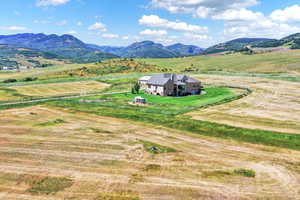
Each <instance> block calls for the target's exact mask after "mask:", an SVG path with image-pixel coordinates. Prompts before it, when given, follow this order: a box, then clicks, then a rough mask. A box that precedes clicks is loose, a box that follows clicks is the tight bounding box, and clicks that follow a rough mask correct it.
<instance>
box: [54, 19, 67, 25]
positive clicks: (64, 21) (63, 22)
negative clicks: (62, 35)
mask: <svg viewBox="0 0 300 200" xmlns="http://www.w3.org/2000/svg"><path fill="white" fill-rule="evenodd" d="M67 24H68V21H67V20H62V21H60V22H57V23H56V25H57V26H66V25H67Z"/></svg>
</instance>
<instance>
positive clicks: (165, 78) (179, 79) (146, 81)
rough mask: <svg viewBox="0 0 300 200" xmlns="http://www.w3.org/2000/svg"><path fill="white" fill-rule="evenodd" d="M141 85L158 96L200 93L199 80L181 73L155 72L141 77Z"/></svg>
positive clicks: (149, 92)
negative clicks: (155, 73)
mask: <svg viewBox="0 0 300 200" xmlns="http://www.w3.org/2000/svg"><path fill="white" fill-rule="evenodd" d="M139 83H140V84H141V85H146V92H147V93H148V94H152V95H160V96H185V95H196V94H201V90H202V86H201V82H200V81H198V80H196V79H194V78H191V77H189V76H186V75H183V74H157V75H153V76H150V77H149V76H147V77H142V78H141V79H140V80H139Z"/></svg>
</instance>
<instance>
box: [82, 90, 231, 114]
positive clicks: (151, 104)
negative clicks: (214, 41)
mask: <svg viewBox="0 0 300 200" xmlns="http://www.w3.org/2000/svg"><path fill="white" fill-rule="evenodd" d="M205 93H206V94H202V95H193V96H185V97H162V96H156V95H148V94H145V93H143V92H142V93H140V94H131V93H122V94H113V95H99V96H93V97H87V98H85V100H94V102H93V104H94V105H95V106H97V105H98V106H108V107H114V108H127V109H133V110H137V111H139V112H151V113H163V114H171V115H176V114H181V113H185V112H188V111H192V110H195V109H197V108H199V107H202V106H205V105H210V104H215V103H218V102H223V101H224V100H229V99H232V98H235V97H236V96H237V94H235V93H234V92H233V91H232V90H231V89H229V88H225V87H224V88H223V87H221V88H206V89H205ZM137 96H142V97H144V98H146V99H147V102H148V103H147V105H145V106H137V105H130V104H129V102H132V100H133V99H134V98H135V97H137ZM97 101H99V102H97Z"/></svg>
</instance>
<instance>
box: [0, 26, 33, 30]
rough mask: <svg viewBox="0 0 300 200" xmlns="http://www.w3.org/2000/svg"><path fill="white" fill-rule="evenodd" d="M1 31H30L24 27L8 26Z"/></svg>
mask: <svg viewBox="0 0 300 200" xmlns="http://www.w3.org/2000/svg"><path fill="white" fill-rule="evenodd" d="M0 29H1V30H6V31H26V30H28V28H27V27H24V26H6V27H1V28H0Z"/></svg>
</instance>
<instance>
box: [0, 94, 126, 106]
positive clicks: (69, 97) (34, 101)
mask: <svg viewBox="0 0 300 200" xmlns="http://www.w3.org/2000/svg"><path fill="white" fill-rule="evenodd" d="M122 93H124V92H111V93H102V92H98V93H89V94H81V95H80V94H78V95H70V96H60V97H48V98H40V99H32V100H25V101H15V102H7V103H0V106H10V105H20V104H28V103H38V102H45V101H51V100H63V99H73V98H79V97H89V96H95V95H111V94H122Z"/></svg>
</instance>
